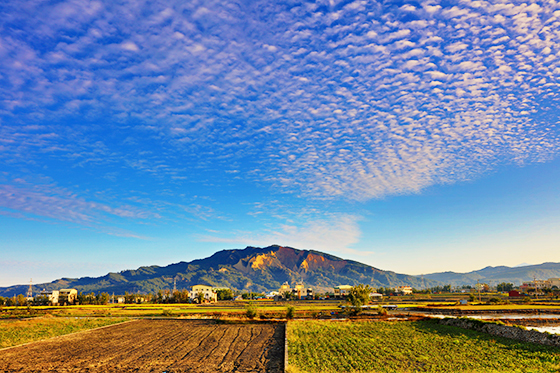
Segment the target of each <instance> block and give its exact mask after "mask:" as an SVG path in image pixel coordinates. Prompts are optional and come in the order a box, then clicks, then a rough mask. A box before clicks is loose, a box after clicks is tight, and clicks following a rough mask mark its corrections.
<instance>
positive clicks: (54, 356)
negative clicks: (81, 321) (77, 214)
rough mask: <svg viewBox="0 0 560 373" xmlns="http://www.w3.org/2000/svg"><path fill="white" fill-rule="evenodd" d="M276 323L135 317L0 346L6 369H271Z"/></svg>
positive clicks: (275, 359)
mask: <svg viewBox="0 0 560 373" xmlns="http://www.w3.org/2000/svg"><path fill="white" fill-rule="evenodd" d="M283 357H284V327H283V325H282V324H263V323H261V324H218V323H215V322H214V321H210V320H135V321H131V322H128V323H123V324H118V325H114V326H111V327H109V328H103V329H97V330H91V331H87V332H84V333H78V334H71V335H66V336H63V337H59V338H56V339H50V340H45V341H40V342H36V343H32V344H28V345H24V346H20V347H15V348H11V349H8V350H4V351H0V366H1V367H4V370H3V371H9V372H12V371H14V372H41V373H42V372H86V371H87V372H92V371H93V372H96V371H97V372H101V371H102V372H164V371H167V372H175V373H178V372H231V371H237V372H277V371H281V370H282V369H283Z"/></svg>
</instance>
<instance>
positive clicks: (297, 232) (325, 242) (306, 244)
mask: <svg viewBox="0 0 560 373" xmlns="http://www.w3.org/2000/svg"><path fill="white" fill-rule="evenodd" d="M358 221H359V217H357V216H353V215H345V214H341V215H334V216H331V217H330V218H327V219H317V220H313V221H308V222H305V223H303V224H283V225H278V226H276V227H275V228H273V229H269V230H266V231H265V233H262V232H263V231H259V233H255V232H239V233H235V234H233V235H229V236H215V235H212V236H201V237H200V240H201V241H204V242H223V243H232V244H235V243H238V244H244V245H253V246H261V247H264V246H268V245H271V244H274V243H276V244H279V245H283V246H290V247H294V248H298V249H315V250H321V251H328V252H334V253H343V254H344V253H346V254H353V255H368V254H371V253H372V252H371V251H359V250H355V249H352V248H351V247H350V246H352V245H353V244H355V243H357V242H358V241H359V238H360V235H361V231H360V228H359V226H358Z"/></svg>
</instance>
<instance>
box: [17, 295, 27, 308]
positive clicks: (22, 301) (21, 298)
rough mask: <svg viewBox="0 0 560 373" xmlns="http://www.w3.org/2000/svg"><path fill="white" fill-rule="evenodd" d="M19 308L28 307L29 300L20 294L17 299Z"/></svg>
mask: <svg viewBox="0 0 560 373" xmlns="http://www.w3.org/2000/svg"><path fill="white" fill-rule="evenodd" d="M16 302H17V305H18V306H26V305H27V298H26V297H25V295H23V294H19V295H18V296H17V299H16Z"/></svg>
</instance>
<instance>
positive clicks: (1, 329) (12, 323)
mask: <svg viewBox="0 0 560 373" xmlns="http://www.w3.org/2000/svg"><path fill="white" fill-rule="evenodd" d="M125 320H126V319H124V318H84V319H82V318H79V319H77V318H61V317H39V318H33V319H25V320H1V321H0V348H6V347H11V346H17V345H20V344H24V343H28V342H33V341H39V340H42V339H47V338H52V337H56V336H59V335H64V334H70V333H76V332H79V331H82V330H88V329H94V328H98V327H101V326H106V325H111V324H116V323H120V322H123V321H125Z"/></svg>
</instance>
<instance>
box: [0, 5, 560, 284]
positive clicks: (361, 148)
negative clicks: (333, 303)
mask: <svg viewBox="0 0 560 373" xmlns="http://www.w3.org/2000/svg"><path fill="white" fill-rule="evenodd" d="M559 57H560V4H557V3H556V2H553V1H548V2H521V1H514V2H500V1H446V2H438V1H426V2H406V3H405V2H383V3H380V2H379V3H378V2H372V1H323V2H321V1H319V2H291V1H285V2H270V1H250V2H249V1H246V2H242V1H238V2H235V1H227V0H220V1H164V2H158V1H149V2H145V1H119V2H108V1H106V2H103V1H85V0H74V1H38V0H29V1H27V0H22V1H8V2H3V3H2V4H0V286H1V285H11V284H15V283H25V282H28V281H29V278H33V281H34V282H35V283H37V282H43V281H50V280H54V279H56V278H60V277H77V276H85V275H90V276H97V275H103V274H105V273H107V272H108V271H118V270H122V269H128V268H136V267H138V266H141V265H152V264H159V265H166V264H169V263H172V262H178V261H181V260H185V261H188V260H192V259H197V258H201V257H206V256H209V255H211V254H212V253H213V252H215V251H217V250H220V249H230V248H243V247H245V246H247V245H256V246H265V245H270V244H281V245H286V246H292V247H296V248H301V249H316V250H320V251H325V252H328V253H331V254H334V255H338V256H341V257H344V258H352V259H356V260H359V261H362V262H364V263H368V264H370V265H373V266H375V267H378V268H381V269H387V270H393V271H397V272H401V273H409V274H421V273H429V272H435V271H444V270H453V271H470V270H475V269H479V268H482V267H484V266H487V265H502V264H503V265H516V264H519V263H523V262H527V263H541V262H545V261H560V250H559V249H560V247H559V244H558V243H559V242H560V233H559V232H557V231H560V230H558V229H557V227H558V226H559V224H558V223H559V217H560V201H559V198H560V197H559V196H560V193H559V186H560V163H559V162H560V160H559V159H558V150H559V145H560V131H559V128H558V114H559V112H558V104H559V96H558V93H559V80H560V61H559Z"/></svg>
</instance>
